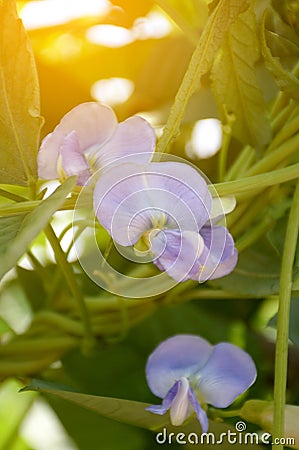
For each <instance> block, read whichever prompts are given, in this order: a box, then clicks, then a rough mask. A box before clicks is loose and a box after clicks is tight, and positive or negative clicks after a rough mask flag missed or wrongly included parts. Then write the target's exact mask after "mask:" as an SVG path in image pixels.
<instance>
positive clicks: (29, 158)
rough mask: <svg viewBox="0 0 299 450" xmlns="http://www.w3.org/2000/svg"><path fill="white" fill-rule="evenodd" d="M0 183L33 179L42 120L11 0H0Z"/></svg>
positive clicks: (26, 49)
mask: <svg viewBox="0 0 299 450" xmlns="http://www.w3.org/2000/svg"><path fill="white" fill-rule="evenodd" d="M0 30H1V33H0V182H1V183H8V184H19V185H24V184H26V183H27V182H30V181H32V180H33V179H35V178H36V177H37V176H36V171H37V170H36V155H37V150H38V143H39V133H40V128H41V125H42V118H41V117H40V110H39V88H38V79H37V73H36V67H35V62H34V57H33V52H32V49H31V46H30V43H29V40H28V37H27V35H26V32H25V29H24V27H23V24H22V22H21V20H20V19H19V18H18V16H17V12H16V4H15V1H13V0H0Z"/></svg>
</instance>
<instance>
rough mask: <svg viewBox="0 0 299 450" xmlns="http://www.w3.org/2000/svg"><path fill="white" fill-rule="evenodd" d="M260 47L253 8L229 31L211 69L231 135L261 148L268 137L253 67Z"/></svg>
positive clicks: (263, 105)
mask: <svg viewBox="0 0 299 450" xmlns="http://www.w3.org/2000/svg"><path fill="white" fill-rule="evenodd" d="M258 58H259V43H258V37H257V29H256V19H255V14H254V7H253V4H252V6H251V7H250V9H248V10H247V11H246V12H245V13H243V14H241V15H240V16H239V17H238V19H237V20H236V21H235V23H234V24H233V25H232V26H231V27H230V28H229V30H228V33H227V36H226V38H225V40H224V42H223V45H222V47H221V49H220V52H219V54H218V56H217V58H216V60H215V63H214V65H213V68H212V73H211V76H212V90H213V93H214V96H215V100H216V103H217V104H218V107H219V111H220V113H221V115H222V116H223V119H225V110H224V107H223V106H225V109H226V111H228V112H232V113H234V115H235V116H236V121H235V122H234V124H233V127H232V132H233V135H234V136H236V137H237V138H238V139H239V140H240V141H241V142H242V143H243V144H251V145H253V146H254V147H263V146H264V145H266V144H267V143H268V142H269V140H270V137H271V129H270V123H269V120H268V118H267V116H266V105H265V101H264V98H263V94H262V91H261V89H260V86H259V83H258V79H257V75H256V71H255V63H256V62H257V60H258Z"/></svg>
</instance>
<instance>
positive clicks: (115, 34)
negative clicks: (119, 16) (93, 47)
mask: <svg viewBox="0 0 299 450" xmlns="http://www.w3.org/2000/svg"><path fill="white" fill-rule="evenodd" d="M86 37H87V39H88V40H89V41H90V42H92V43H93V44H98V45H103V46H104V47H111V48H114V47H115V48H116V47H123V46H125V45H128V44H131V42H133V41H134V39H135V38H134V35H133V34H132V32H131V31H130V30H128V29H127V28H124V27H119V26H117V25H108V24H104V25H95V26H93V27H90V28H89V29H88V30H87V32H86Z"/></svg>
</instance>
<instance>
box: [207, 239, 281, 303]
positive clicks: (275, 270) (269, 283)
mask: <svg viewBox="0 0 299 450" xmlns="http://www.w3.org/2000/svg"><path fill="white" fill-rule="evenodd" d="M280 264H281V258H280V256H279V255H278V254H277V251H275V249H274V248H273V246H272V245H271V244H270V243H269V242H267V241H266V240H265V241H263V240H261V241H259V242H258V243H257V244H256V245H255V246H253V247H251V248H249V249H248V250H245V251H244V252H242V253H241V254H240V255H239V260H238V264H237V266H236V268H235V269H234V271H233V272H232V273H231V274H230V275H228V276H226V277H223V278H220V279H219V280H215V281H212V282H210V283H209V284H211V285H212V286H218V287H221V288H223V289H225V290H227V291H231V292H235V293H238V294H241V295H242V294H243V295H252V297H255V298H258V297H264V296H266V295H271V294H276V293H277V292H278V290H279V277H280Z"/></svg>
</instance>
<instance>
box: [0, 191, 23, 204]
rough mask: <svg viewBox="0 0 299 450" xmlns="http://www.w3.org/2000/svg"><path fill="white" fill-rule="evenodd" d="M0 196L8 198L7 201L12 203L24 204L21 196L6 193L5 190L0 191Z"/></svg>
mask: <svg viewBox="0 0 299 450" xmlns="http://www.w3.org/2000/svg"><path fill="white" fill-rule="evenodd" d="M0 196H1V197H5V198H8V199H9V200H13V201H14V202H24V201H26V198H25V197H22V196H21V195H17V194H14V193H13V192H9V191H6V190H5V189H0Z"/></svg>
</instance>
